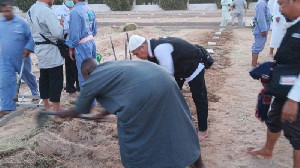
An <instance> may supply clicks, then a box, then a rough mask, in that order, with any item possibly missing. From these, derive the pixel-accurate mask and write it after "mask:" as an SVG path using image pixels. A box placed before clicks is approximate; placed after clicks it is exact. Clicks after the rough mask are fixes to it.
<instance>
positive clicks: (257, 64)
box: [251, 62, 260, 68]
mask: <svg viewBox="0 0 300 168" xmlns="http://www.w3.org/2000/svg"><path fill="white" fill-rule="evenodd" d="M259 64H260V63H258V62H257V63H256V64H252V65H251V66H252V68H255V67H257V66H259Z"/></svg>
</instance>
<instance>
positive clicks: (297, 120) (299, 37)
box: [248, 0, 300, 168]
mask: <svg viewBox="0 0 300 168" xmlns="http://www.w3.org/2000/svg"><path fill="white" fill-rule="evenodd" d="M278 4H279V6H280V12H281V13H282V14H283V15H284V16H285V17H286V20H287V21H290V22H287V23H286V27H287V31H286V34H285V36H284V38H283V40H282V42H281V45H280V47H279V48H278V51H277V53H276V55H275V58H274V59H275V60H276V63H277V64H279V65H287V66H289V65H290V66H300V0H289V1H288V0H278ZM299 102H300V76H299V77H298V79H297V80H296V82H295V84H294V86H293V87H292V89H291V90H290V91H289V94H288V95H287V97H279V96H276V97H275V98H274V100H273V102H272V105H271V110H270V111H269V112H268V118H267V120H266V125H267V127H268V131H267V141H266V143H265V145H264V147H263V148H261V149H258V150H254V148H249V149H248V153H249V154H251V155H253V156H257V155H261V156H263V157H265V158H271V157H272V154H273V149H274V145H275V143H276V141H277V140H278V138H279V136H280V134H281V130H283V132H284V135H285V137H286V138H287V139H288V140H289V142H290V144H291V145H292V147H293V149H294V150H293V155H294V157H293V158H294V166H293V167H295V168H296V167H300V115H299V104H300V103H299Z"/></svg>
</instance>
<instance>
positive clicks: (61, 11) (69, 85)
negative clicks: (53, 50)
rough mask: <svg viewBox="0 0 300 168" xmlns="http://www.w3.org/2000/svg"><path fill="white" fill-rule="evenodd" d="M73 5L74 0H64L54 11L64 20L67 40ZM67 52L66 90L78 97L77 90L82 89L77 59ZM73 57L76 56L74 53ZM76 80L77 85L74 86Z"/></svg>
mask: <svg viewBox="0 0 300 168" xmlns="http://www.w3.org/2000/svg"><path fill="white" fill-rule="evenodd" d="M73 7H74V2H73V0H64V3H63V4H62V5H61V6H60V7H58V8H57V9H56V10H55V11H54V13H55V14H56V15H57V16H58V17H59V18H60V21H61V22H63V25H64V39H65V40H66V39H68V35H69V32H70V13H71V10H72V8H73ZM68 51H69V49H68ZM66 53H67V55H64V58H65V69H66V72H65V75H66V92H67V93H69V95H70V96H71V97H77V93H76V91H80V87H79V81H78V70H77V66H76V60H71V58H70V56H69V54H68V52H66ZM73 58H75V57H74V54H73ZM75 82H76V87H75V86H74V84H75Z"/></svg>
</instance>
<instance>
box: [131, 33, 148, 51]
mask: <svg viewBox="0 0 300 168" xmlns="http://www.w3.org/2000/svg"><path fill="white" fill-rule="evenodd" d="M145 40H146V39H145V38H144V37H141V36H138V35H132V36H131V37H130V39H129V44H128V48H129V50H130V51H133V50H135V49H137V48H139V47H140V46H141V45H142V44H143V43H144V41H145Z"/></svg>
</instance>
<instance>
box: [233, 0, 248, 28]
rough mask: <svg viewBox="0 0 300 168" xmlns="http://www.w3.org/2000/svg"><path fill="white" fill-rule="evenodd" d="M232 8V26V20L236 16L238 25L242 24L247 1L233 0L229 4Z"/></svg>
mask: <svg viewBox="0 0 300 168" xmlns="http://www.w3.org/2000/svg"><path fill="white" fill-rule="evenodd" d="M231 8H232V11H233V12H232V18H231V22H232V24H231V25H232V26H234V20H235V18H236V17H237V18H238V25H239V26H243V23H244V21H243V19H244V13H245V9H247V2H246V1H245V0H233V1H232V4H231Z"/></svg>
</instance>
